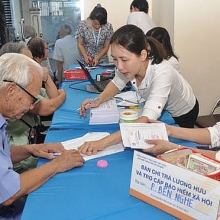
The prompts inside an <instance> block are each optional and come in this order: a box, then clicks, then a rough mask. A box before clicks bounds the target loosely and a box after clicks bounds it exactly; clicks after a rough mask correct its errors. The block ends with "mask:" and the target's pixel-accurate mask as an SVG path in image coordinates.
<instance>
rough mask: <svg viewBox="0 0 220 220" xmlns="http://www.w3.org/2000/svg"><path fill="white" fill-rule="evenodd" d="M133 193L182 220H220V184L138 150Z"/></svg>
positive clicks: (132, 187) (131, 185)
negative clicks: (218, 219) (219, 215)
mask: <svg viewBox="0 0 220 220" xmlns="http://www.w3.org/2000/svg"><path fill="white" fill-rule="evenodd" d="M130 194H131V195H132V196H134V197H136V198H139V199H141V200H143V201H145V202H147V203H149V204H151V205H153V206H156V207H157V208H159V209H161V210H163V211H165V212H167V213H169V214H171V215H173V216H175V217H177V218H179V219H184V220H186V219H209V220H212V219H213V220H214V219H217V215H218V212H219V200H220V182H219V181H216V180H213V179H211V178H209V177H206V176H203V175H200V174H197V173H194V172H192V171H189V170H187V169H184V168H182V167H178V166H175V165H173V164H170V163H167V162H165V161H162V160H159V159H157V158H155V157H152V156H149V155H147V154H144V153H142V152H139V151H134V157H133V166H132V174H131V183H130Z"/></svg>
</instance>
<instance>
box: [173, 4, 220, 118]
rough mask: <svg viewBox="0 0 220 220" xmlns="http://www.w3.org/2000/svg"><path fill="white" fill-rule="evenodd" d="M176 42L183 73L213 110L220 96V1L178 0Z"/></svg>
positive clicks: (203, 111) (207, 108) (205, 108)
mask: <svg viewBox="0 0 220 220" xmlns="http://www.w3.org/2000/svg"><path fill="white" fill-rule="evenodd" d="M174 8H175V19H174V27H175V28H174V33H175V34H174V42H175V50H176V51H177V53H178V55H179V56H180V64H181V68H182V72H183V75H184V76H185V78H187V79H188V81H189V82H190V83H191V85H192V87H193V88H194V91H195V93H196V95H197V97H198V100H199V102H200V109H201V111H200V114H206V113H209V112H210V110H211V106H212V105H213V104H214V103H215V101H216V100H217V99H218V98H220V86H219V82H220V17H219V15H220V13H219V12H220V1H219V0H209V1H204V0H193V1H190V3H187V4H186V0H178V1H175V7H174Z"/></svg>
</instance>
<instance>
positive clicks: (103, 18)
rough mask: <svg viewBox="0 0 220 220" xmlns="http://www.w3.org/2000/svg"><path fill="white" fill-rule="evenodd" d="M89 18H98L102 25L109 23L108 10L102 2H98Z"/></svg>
mask: <svg viewBox="0 0 220 220" xmlns="http://www.w3.org/2000/svg"><path fill="white" fill-rule="evenodd" d="M89 18H90V19H91V20H97V21H99V23H100V25H104V24H106V23H107V11H106V9H105V8H103V7H101V5H100V4H98V5H97V6H96V7H95V8H94V9H93V10H92V12H91V14H90V15H89Z"/></svg>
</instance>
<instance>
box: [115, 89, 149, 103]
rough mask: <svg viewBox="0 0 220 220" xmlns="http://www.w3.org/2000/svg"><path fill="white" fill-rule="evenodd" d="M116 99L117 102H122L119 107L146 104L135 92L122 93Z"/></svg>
mask: <svg viewBox="0 0 220 220" xmlns="http://www.w3.org/2000/svg"><path fill="white" fill-rule="evenodd" d="M114 98H115V99H116V100H121V102H118V103H117V105H118V106H135V105H140V104H142V103H143V102H145V100H144V99H143V98H141V97H140V96H139V95H138V94H137V92H135V91H127V92H122V93H120V94H118V95H116V96H115V97H114Z"/></svg>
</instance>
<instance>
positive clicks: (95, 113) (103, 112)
mask: <svg viewBox="0 0 220 220" xmlns="http://www.w3.org/2000/svg"><path fill="white" fill-rule="evenodd" d="M118 122H119V110H118V107H117V104H116V101H115V100H114V99H110V100H108V101H106V102H103V103H102V104H101V105H99V106H98V107H97V108H91V109H90V118H89V124H90V125H92V124H114V123H118Z"/></svg>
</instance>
